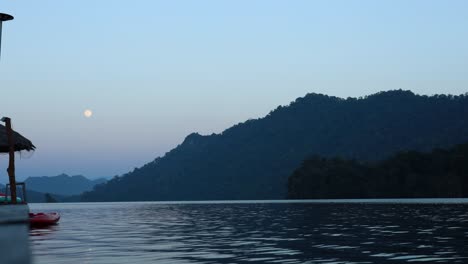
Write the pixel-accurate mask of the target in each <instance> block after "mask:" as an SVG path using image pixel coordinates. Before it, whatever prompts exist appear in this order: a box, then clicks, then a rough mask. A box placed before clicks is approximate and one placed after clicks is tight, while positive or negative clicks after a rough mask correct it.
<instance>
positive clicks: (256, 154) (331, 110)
mask: <svg viewBox="0 0 468 264" xmlns="http://www.w3.org/2000/svg"><path fill="white" fill-rule="evenodd" d="M467 116H468V96H466V95H461V96H448V95H436V96H422V95H416V94H414V93H412V92H410V91H402V90H398V91H388V92H381V93H377V94H374V95H370V96H367V97H363V98H347V99H344V98H338V97H332V96H327V95H321V94H309V95H306V96H305V97H302V98H298V99H296V100H295V101H294V102H292V103H291V104H289V105H287V106H280V107H278V108H277V109H275V110H273V111H272V112H271V113H269V114H268V115H267V116H265V117H263V118H260V119H254V120H248V121H246V122H244V123H241V124H238V125H235V126H233V127H231V128H229V129H227V130H225V131H223V132H222V133H221V134H212V135H207V136H202V135H199V134H197V133H193V134H191V135H189V136H187V138H186V139H185V140H184V142H183V143H182V144H180V145H179V146H177V147H176V148H174V149H173V150H171V151H170V152H168V153H166V154H165V155H164V156H163V157H160V158H157V159H155V160H154V161H153V162H150V163H148V164H146V165H145V166H143V167H141V168H137V169H135V170H133V171H131V172H129V173H127V174H124V175H122V176H118V177H115V178H114V179H112V180H110V181H109V182H107V183H105V184H101V185H97V186H96V187H95V189H94V190H93V191H91V192H87V193H85V194H84V195H83V196H82V200H83V201H130V200H133V201H135V200H137V201H138V200H140V201H141V200H219V199H281V198H284V197H286V196H287V182H288V177H289V175H291V173H292V172H293V171H294V170H295V169H296V168H298V167H299V166H300V164H301V162H302V161H303V160H304V159H305V158H306V157H309V156H311V155H319V156H322V157H334V156H340V157H343V158H354V159H357V160H380V159H384V158H388V157H389V156H390V155H393V154H394V153H396V152H398V151H405V150H417V151H429V150H431V149H433V148H436V147H449V146H453V145H455V144H459V143H463V142H467V141H468V122H467ZM155 140H158V139H155Z"/></svg>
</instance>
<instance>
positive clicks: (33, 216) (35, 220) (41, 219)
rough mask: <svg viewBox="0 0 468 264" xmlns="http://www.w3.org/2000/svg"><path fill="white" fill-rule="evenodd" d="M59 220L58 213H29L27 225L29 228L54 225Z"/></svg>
mask: <svg viewBox="0 0 468 264" xmlns="http://www.w3.org/2000/svg"><path fill="white" fill-rule="evenodd" d="M59 220H60V215H59V214H58V213H29V224H30V225H31V226H48V225H55V224H57V222H58V221H59Z"/></svg>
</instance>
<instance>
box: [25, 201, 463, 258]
mask: <svg viewBox="0 0 468 264" xmlns="http://www.w3.org/2000/svg"><path fill="white" fill-rule="evenodd" d="M30 208H31V211H33V212H39V211H57V212H59V213H60V214H61V215H62V219H61V220H60V224H59V225H56V226H53V227H50V228H47V229H33V230H31V231H30V238H31V244H32V250H33V255H34V260H35V263H39V264H53V263H93V264H94V263H145V264H146V263H329V264H331V263H334V264H338V263H413V262H415V263H420V262H422V263H468V199H458V200H457V199H446V200H437V199H436V200H359V201H356V200H354V201H339V200H338V201H336V200H335V201H334V200H328V201H298V202H295V203H291V202H290V201H261V202H259V201H244V202H195V203H190V202H177V203H176V202H167V203H164V202H139V203H73V204H30Z"/></svg>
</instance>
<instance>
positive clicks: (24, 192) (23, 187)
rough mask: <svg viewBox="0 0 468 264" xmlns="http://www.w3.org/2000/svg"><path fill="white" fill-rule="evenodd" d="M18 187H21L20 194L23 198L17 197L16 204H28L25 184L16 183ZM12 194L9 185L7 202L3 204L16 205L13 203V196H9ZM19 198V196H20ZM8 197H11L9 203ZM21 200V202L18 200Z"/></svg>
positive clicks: (6, 190)
mask: <svg viewBox="0 0 468 264" xmlns="http://www.w3.org/2000/svg"><path fill="white" fill-rule="evenodd" d="M18 187H21V192H20V193H18V194H21V198H20V197H16V198H17V200H16V203H18V204H26V203H27V195H26V184H25V183H24V182H17V183H16V188H18ZM9 192H10V184H9V183H8V184H7V185H6V186H5V201H4V202H3V203H4V204H5V203H6V204H14V203H15V202H13V201H12V200H11V199H12V197H11V195H10V194H9ZM18 196H19V195H18ZM8 197H10V201H8ZM18 198H19V200H18Z"/></svg>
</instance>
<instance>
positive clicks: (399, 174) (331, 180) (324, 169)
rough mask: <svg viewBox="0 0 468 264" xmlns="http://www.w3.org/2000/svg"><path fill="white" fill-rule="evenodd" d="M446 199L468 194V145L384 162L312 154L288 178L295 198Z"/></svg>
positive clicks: (290, 194)
mask: <svg viewBox="0 0 468 264" xmlns="http://www.w3.org/2000/svg"><path fill="white" fill-rule="evenodd" d="M444 197H455V198H457V197H468V144H462V145H457V146H456V147H453V148H451V149H448V150H444V149H435V150H434V151H432V152H431V153H422V152H416V151H408V152H400V153H398V154H396V155H394V156H392V157H390V158H388V159H385V160H383V161H380V162H359V161H356V160H349V159H341V158H322V157H318V156H314V157H311V158H310V159H307V160H305V161H304V162H303V164H302V166H301V167H300V168H299V169H297V170H296V171H295V172H294V173H293V174H292V175H291V176H290V177H289V182H288V198H292V199H335V198H444Z"/></svg>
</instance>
